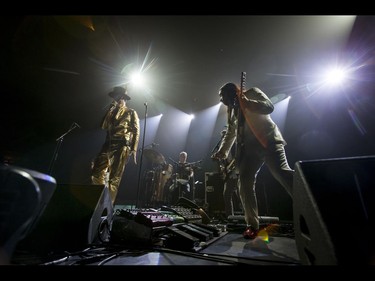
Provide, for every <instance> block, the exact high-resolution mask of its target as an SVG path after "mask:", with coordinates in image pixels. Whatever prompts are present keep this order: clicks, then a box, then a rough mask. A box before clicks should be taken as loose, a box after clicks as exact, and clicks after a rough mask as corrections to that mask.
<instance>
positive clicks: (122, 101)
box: [91, 87, 140, 204]
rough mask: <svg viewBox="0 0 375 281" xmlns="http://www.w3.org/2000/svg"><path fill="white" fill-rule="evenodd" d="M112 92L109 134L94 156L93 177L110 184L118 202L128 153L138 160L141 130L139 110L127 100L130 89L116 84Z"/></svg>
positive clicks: (96, 181) (106, 127)
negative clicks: (128, 104) (129, 105)
mask: <svg viewBox="0 0 375 281" xmlns="http://www.w3.org/2000/svg"><path fill="white" fill-rule="evenodd" d="M108 95H109V96H110V97H111V98H112V99H113V102H112V104H111V106H110V108H109V109H108V111H107V113H106V114H105V116H104V118H103V121H102V125H101V128H102V129H104V130H107V136H106V140H105V142H104V144H103V146H102V149H101V151H100V153H99V154H98V155H97V157H96V159H95V160H94V163H93V169H92V177H91V180H92V183H93V184H104V185H107V186H108V188H109V193H110V195H111V199H112V203H113V204H114V202H115V200H116V196H117V192H118V187H119V185H120V182H121V178H122V175H123V173H124V170H125V165H126V163H127V160H128V157H130V156H133V161H134V163H135V164H137V160H136V158H137V147H138V142H139V134H140V131H139V118H138V114H137V112H136V111H135V110H134V109H131V108H129V107H127V106H126V102H127V101H128V100H130V96H128V94H127V90H126V89H125V88H123V87H114V89H113V91H112V92H110V93H109V94H108ZM107 177H108V182H106V179H107Z"/></svg>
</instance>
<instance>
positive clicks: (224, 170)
mask: <svg viewBox="0 0 375 281" xmlns="http://www.w3.org/2000/svg"><path fill="white" fill-rule="evenodd" d="M217 161H218V165H219V174H220V175H221V176H222V178H223V180H224V182H226V181H227V180H228V178H229V175H230V174H231V173H232V172H233V171H234V168H235V167H236V165H235V160H234V158H233V159H232V160H231V161H228V160H227V159H221V160H217Z"/></svg>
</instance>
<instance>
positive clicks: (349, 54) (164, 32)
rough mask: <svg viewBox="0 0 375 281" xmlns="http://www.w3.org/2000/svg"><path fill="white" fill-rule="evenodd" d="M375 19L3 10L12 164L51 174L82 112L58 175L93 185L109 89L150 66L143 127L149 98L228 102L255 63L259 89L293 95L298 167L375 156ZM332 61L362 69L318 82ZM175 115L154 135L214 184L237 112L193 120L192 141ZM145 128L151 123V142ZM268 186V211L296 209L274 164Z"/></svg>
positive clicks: (191, 109) (289, 135)
mask: <svg viewBox="0 0 375 281" xmlns="http://www.w3.org/2000/svg"><path fill="white" fill-rule="evenodd" d="M374 23H375V21H374V17H373V16H358V17H352V19H349V20H348V19H347V17H331V16H260V15H259V16H246V15H237V16H229V15H228V16H227V15H221V16H201V15H196V16H195V15H191V16H187V15H180V16H151V15H143V16H142V15H141V16H115V15H112V16H98V15H97V16H47V15H44V16H5V17H1V26H2V28H1V37H2V47H1V55H0V61H1V65H0V69H1V74H2V75H1V82H2V83H1V84H2V89H1V92H0V94H1V99H2V102H1V104H2V110H1V114H2V122H1V131H2V137H1V145H0V153H1V154H0V155H1V159H2V162H4V163H8V164H13V165H18V166H22V167H26V168H30V169H34V170H37V171H40V172H44V173H48V172H49V168H50V165H51V161H52V157H53V155H54V151H55V149H56V145H57V142H56V139H57V138H58V137H60V136H62V135H63V134H64V133H66V132H67V131H68V130H69V128H71V125H72V123H74V122H76V123H78V124H79V126H80V128H75V129H73V130H72V131H71V132H69V133H68V134H67V135H66V136H64V139H63V142H62V144H61V147H60V149H59V154H58V157H57V160H56V161H55V162H54V166H53V173H52V175H53V176H54V177H55V178H56V180H57V181H58V183H76V184H90V180H89V177H90V164H91V160H92V159H93V158H94V157H95V155H96V153H97V152H98V151H99V149H100V147H101V145H102V143H103V141H104V136H105V132H103V131H101V130H100V129H99V123H100V120H101V118H102V116H103V114H104V112H105V109H106V106H107V105H108V104H109V103H110V102H111V100H110V98H109V97H108V95H107V93H108V92H109V91H110V90H111V89H112V88H113V87H114V86H117V85H120V84H121V83H123V75H124V74H127V73H128V71H129V70H132V69H138V68H139V67H141V66H142V65H143V66H144V69H147V71H145V72H147V74H148V76H149V81H148V82H149V83H148V86H147V87H148V88H147V89H141V90H137V89H131V90H130V91H129V93H130V95H131V97H132V100H131V101H130V102H129V103H128V106H129V107H132V108H134V109H135V110H137V112H138V114H139V117H140V118H141V125H142V129H143V128H144V123H143V122H144V116H145V110H146V107H145V103H147V113H148V115H147V116H148V117H153V116H156V115H158V114H160V113H164V114H165V115H167V114H166V113H168V112H169V111H168V110H169V108H170V107H172V108H174V109H176V110H179V111H183V112H185V113H195V114H197V116H199V112H201V111H203V110H205V109H207V108H209V107H211V106H214V105H215V104H217V103H218V102H219V100H218V89H219V88H220V86H222V85H223V84H224V83H226V82H235V83H239V81H240V75H241V72H242V71H246V72H247V81H246V82H247V83H246V85H247V87H251V86H257V87H260V88H261V89H262V90H263V91H264V92H265V93H266V94H267V95H268V96H269V97H270V98H272V97H277V96H280V95H290V96H291V97H292V98H291V99H290V102H289V106H288V107H287V111H286V112H284V113H283V116H284V118H285V123H283V124H281V121H280V120H279V119H278V118H276V117H275V118H274V119H275V121H276V123H278V125H279V126H280V127H281V128H282V132H283V134H284V137H285V139H286V140H287V142H288V145H287V146H286V151H287V156H288V161H289V164H290V165H291V166H294V163H295V162H296V161H301V160H309V159H327V158H341V157H356V156H364V155H374V152H375V149H374V148H375V145H374V133H375V132H374V125H373V124H374V116H373V111H374V107H375V102H374V62H375V61H374V46H375V44H374V43H375V42H374V31H373V26H374ZM328 63H331V64H332V63H337V64H344V65H346V66H349V67H350V68H351V73H350V79H349V80H348V81H347V83H346V84H345V85H342V86H341V87H337V88H329V89H328V88H325V87H320V86H319V85H318V83H317V82H316V81H317V79H318V78H319V76H320V74H319V69H320V67H324V66H325V65H327V64H328ZM163 120H164V119H163ZM163 122H164V123H160V126H159V129H158V133H156V134H155V136H154V137H146V140H145V144H146V145H148V144H150V143H152V142H155V143H157V144H159V145H158V146H156V147H154V149H155V150H157V151H158V152H160V153H161V154H162V155H163V156H164V157H165V159H166V160H167V162H170V163H171V161H170V160H169V159H170V158H172V159H175V160H177V157H178V153H179V152H180V151H181V150H185V151H187V152H188V153H189V158H188V161H191V162H193V161H198V160H202V169H200V170H199V171H197V173H196V179H197V180H199V181H201V182H204V173H205V172H212V171H215V169H216V164H215V163H213V162H212V161H211V159H210V158H209V156H210V151H211V149H212V148H213V147H214V146H215V144H216V143H217V141H218V139H219V137H220V131H221V130H222V129H223V126H224V125H225V110H224V109H223V108H221V109H220V112H219V116H218V118H217V120H216V122H215V126H214V128H213V129H212V132H211V131H210V130H206V127H205V119H199V118H196V120H193V121H192V123H191V126H190V130H189V132H188V135H187V137H186V138H184V141H181V140H180V139H179V136H178V135H176V128H178V127H179V125H180V124H179V121H178V120H176V119H174V118H172V119H167V116H166V119H165V121H163ZM149 129H151V128H149ZM146 134H147V133H146ZM142 138H143V131H141V142H140V145H141V144H142ZM139 157H140V153H139ZM143 165H144V166H143V168H144V169H145V168H147V165H148V163H147V160H145V161H144V163H143ZM139 169H140V168H139V165H138V166H135V165H134V164H133V163H129V164H128V166H127V168H126V171H125V174H124V178H123V181H122V184H121V189H120V192H119V195H118V203H128V202H134V200H135V198H136V194H137V191H138V190H139V188H141V190H142V182H141V181H142V178H143V176H142V173H143V171H140V170H139ZM258 187H259V188H258V193H259V200H260V209H261V213H266V212H267V213H268V214H270V215H279V216H281V217H286V218H290V217H291V200H290V198H288V196H287V195H286V193H285V192H284V191H283V189H282V187H281V186H280V185H279V184H278V183H277V182H276V181H275V180H274V179H273V178H272V176H271V175H270V174H269V172H268V170H267V168H266V167H264V168H263V169H262V171H261V173H260V174H259V179H258ZM198 188H200V194H203V193H202V188H203V187H198ZM198 193H199V192H198Z"/></svg>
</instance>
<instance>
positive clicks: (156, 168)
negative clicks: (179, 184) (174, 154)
mask: <svg viewBox="0 0 375 281" xmlns="http://www.w3.org/2000/svg"><path fill="white" fill-rule="evenodd" d="M143 153H144V155H145V157H146V159H148V160H149V161H150V162H151V163H152V166H153V169H152V170H150V171H148V172H147V175H148V177H147V178H148V179H149V180H147V186H146V189H147V190H149V191H150V192H148V193H149V194H148V197H149V198H148V199H149V200H150V201H151V204H157V203H160V202H165V201H166V198H165V197H166V194H164V187H165V185H166V183H167V181H168V180H169V179H170V178H171V176H172V172H173V166H172V165H171V164H168V163H167V162H166V161H165V158H164V156H163V155H162V154H161V153H160V152H158V151H156V150H153V149H145V150H144V151H143Z"/></svg>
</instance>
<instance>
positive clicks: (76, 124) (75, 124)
mask: <svg viewBox="0 0 375 281" xmlns="http://www.w3.org/2000/svg"><path fill="white" fill-rule="evenodd" d="M73 124H74V126H76V127H78V128H80V129H81V126H80V125H78V123H76V122H74V123H73Z"/></svg>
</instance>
